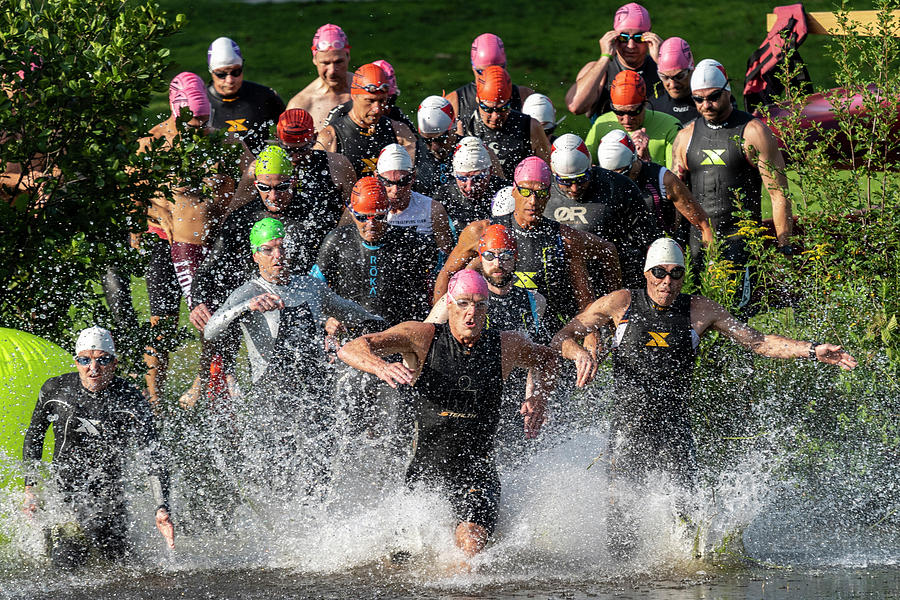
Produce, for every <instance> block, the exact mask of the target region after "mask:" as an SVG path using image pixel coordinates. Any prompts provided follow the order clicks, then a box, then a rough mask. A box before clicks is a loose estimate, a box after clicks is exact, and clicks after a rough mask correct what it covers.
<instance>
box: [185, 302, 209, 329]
mask: <svg viewBox="0 0 900 600" xmlns="http://www.w3.org/2000/svg"><path fill="white" fill-rule="evenodd" d="M210 317H212V313H211V312H209V307H208V306H206V305H205V304H198V305H197V306H195V307H194V310H192V311H191V316H190V319H191V324H192V325H193V326H194V327H196V328H197V330H198V331H203V328H204V327H206V324H207V323H209V319H210Z"/></svg>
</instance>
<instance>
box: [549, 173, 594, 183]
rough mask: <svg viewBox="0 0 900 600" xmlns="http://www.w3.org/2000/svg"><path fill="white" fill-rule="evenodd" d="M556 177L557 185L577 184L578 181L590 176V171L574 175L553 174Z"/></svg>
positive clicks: (580, 181)
mask: <svg viewBox="0 0 900 600" xmlns="http://www.w3.org/2000/svg"><path fill="white" fill-rule="evenodd" d="M553 176H554V177H555V178H556V183H558V184H559V185H577V184H579V183H584V182H585V181H587V180H588V178H589V177H590V176H591V175H590V173H588V172H587V171H585V172H584V173H582V174H581V175H575V176H574V177H560V176H559V175H556V174H554V175H553Z"/></svg>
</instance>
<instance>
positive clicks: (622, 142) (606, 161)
mask: <svg viewBox="0 0 900 600" xmlns="http://www.w3.org/2000/svg"><path fill="white" fill-rule="evenodd" d="M636 156H637V153H636V151H635V147H634V142H632V141H631V138H630V137H628V134H627V133H625V132H624V131H622V130H621V129H613V130H612V131H610V132H609V133H607V134H606V135H604V136H603V137H602V138H600V145H599V146H597V164H598V165H600V166H601V167H603V168H604V169H608V170H610V171H615V170H617V169H622V168H624V167H627V166H630V165H631V163H633V162H634V159H635V157H636Z"/></svg>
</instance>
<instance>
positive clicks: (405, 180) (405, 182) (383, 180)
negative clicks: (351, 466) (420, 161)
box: [377, 173, 413, 187]
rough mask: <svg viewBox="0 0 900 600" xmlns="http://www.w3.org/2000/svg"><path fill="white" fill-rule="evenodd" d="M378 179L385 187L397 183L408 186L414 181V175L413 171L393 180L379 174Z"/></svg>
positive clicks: (399, 185) (398, 185) (397, 184)
mask: <svg viewBox="0 0 900 600" xmlns="http://www.w3.org/2000/svg"><path fill="white" fill-rule="evenodd" d="M377 179H378V181H380V182H381V185H383V186H384V187H390V186H392V185H395V186H397V187H406V186H408V185H409V184H411V183H412V179H413V175H412V173H407V174H406V175H404V176H403V177H401V178H400V179H397V180H395V181H391V180H390V179H388V178H387V177H382V176H381V175H379V176H378V177H377Z"/></svg>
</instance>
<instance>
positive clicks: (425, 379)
mask: <svg viewBox="0 0 900 600" xmlns="http://www.w3.org/2000/svg"><path fill="white" fill-rule="evenodd" d="M489 298H490V292H489V290H488V285H487V282H486V281H485V280H484V278H483V277H482V276H481V275H480V274H478V273H476V272H475V271H472V270H468V269H465V270H462V271H460V272H459V273H457V274H456V275H454V276H453V278H452V279H451V280H450V284H449V286H448V289H447V295H446V302H447V309H448V322H447V324H446V325H435V324H431V323H420V322H416V321H407V322H404V323H400V324H399V325H396V326H394V327H392V328H390V329H387V330H385V331H383V332H381V333H375V334H370V335H365V336H362V337H360V338H357V339H355V340H353V341H351V342H349V343H347V344H346V345H344V346H343V347H342V348H341V350H340V351H339V352H338V357H339V358H340V359H341V360H343V361H344V362H346V363H347V364H349V365H350V366H352V367H354V368H356V369H359V370H362V371H365V372H367V373H371V374H374V375H377V376H378V377H379V378H380V379H382V380H383V381H385V382H386V383H388V384H389V385H390V386H391V387H394V388H396V387H398V386H401V385H411V386H414V388H413V389H414V391H415V392H418V397H417V401H416V403H415V409H414V410H415V413H414V414H415V420H416V429H415V431H416V440H415V443H414V445H413V448H414V454H413V458H412V461H411V463H410V465H409V468H408V469H407V472H406V480H407V484H408V485H411V486H412V485H417V484H424V485H426V486H430V487H436V488H438V489H439V490H441V491H442V492H443V493H444V494H446V496H447V498H448V500H449V501H450V503H451V505H452V506H453V510H454V513H455V514H456V518H457V526H456V543H457V546H459V548H460V549H461V550H462V551H463V552H464V553H465V554H466V555H467V556H470V557H471V556H474V555H475V554H477V553H478V552H480V551H481V550H482V549H483V548H484V546H485V544H486V543H487V541H488V538H489V537H490V535H491V534H492V532H493V530H494V526H495V524H496V521H497V512H498V504H499V497H500V480H499V478H498V476H497V470H496V466H495V464H494V457H493V451H494V444H495V438H496V432H497V425H498V423H499V419H500V411H499V408H500V402H501V393H502V390H503V381H504V380H505V379H506V378H507V376H508V375H509V373H510V372H511V371H512V370H513V369H514V368H515V367H517V366H521V367H523V368H525V369H533V370H534V373H535V375H536V377H535V380H536V383H535V394H534V395H533V396H532V397H530V398H526V400H525V403H524V404H523V405H522V408H521V412H522V414H523V415H524V416H525V434H526V436H528V437H535V436H537V434H538V432H539V430H540V427H541V425H542V424H543V421H544V410H545V399H544V398H545V394H546V393H547V392H549V391H550V390H551V389H552V386H553V375H554V373H555V370H556V356H555V355H554V353H553V352H552V351H551V350H550V349H549V348H547V347H545V346H539V345H537V344H534V343H532V342H531V341H529V340H528V338H527V337H526V336H524V335H523V334H521V333H518V332H513V331H504V332H500V331H499V330H497V329H495V328H493V327H492V328H487V329H486V328H485V319H486V315H487V310H488V301H489ZM398 353H399V354H401V355H402V356H403V362H402V363H401V362H390V363H389V362H386V361H385V360H384V358H382V357H386V356H390V355H392V354H398Z"/></svg>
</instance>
